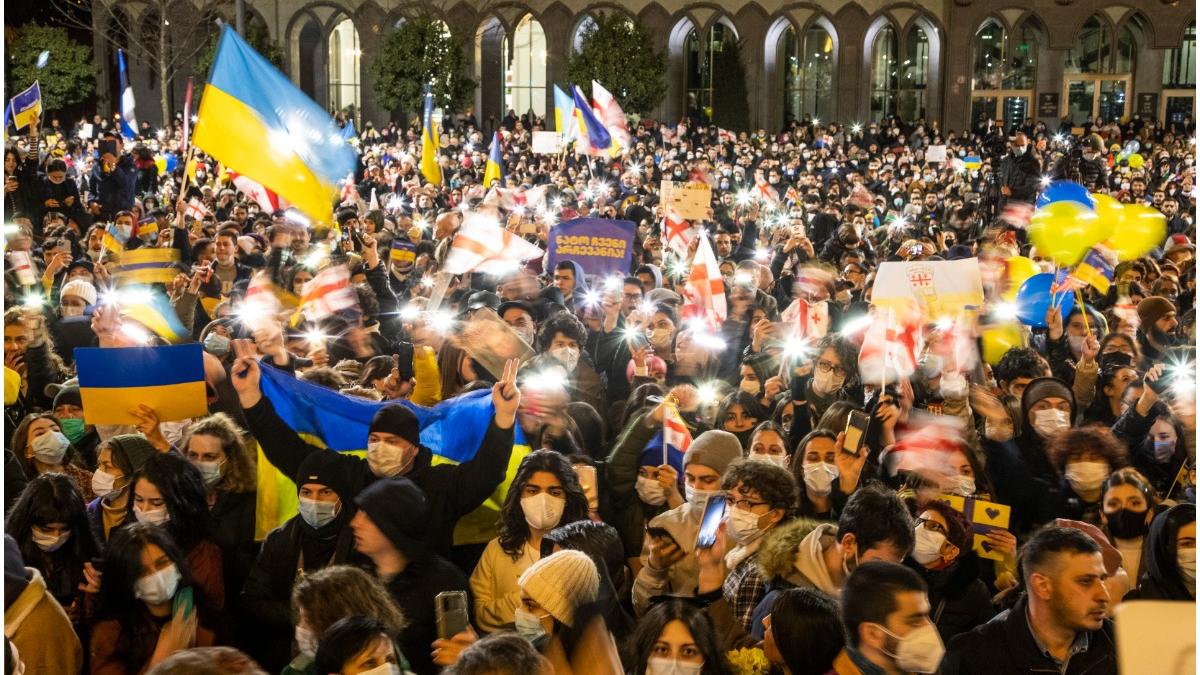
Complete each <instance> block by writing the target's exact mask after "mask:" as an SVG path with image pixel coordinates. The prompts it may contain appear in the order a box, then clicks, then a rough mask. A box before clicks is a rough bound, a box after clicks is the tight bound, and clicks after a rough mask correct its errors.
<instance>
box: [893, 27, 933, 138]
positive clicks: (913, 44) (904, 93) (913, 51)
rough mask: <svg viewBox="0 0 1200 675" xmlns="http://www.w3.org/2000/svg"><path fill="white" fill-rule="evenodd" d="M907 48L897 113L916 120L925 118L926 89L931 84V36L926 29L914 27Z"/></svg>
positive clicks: (906, 44) (902, 117)
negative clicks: (929, 81)
mask: <svg viewBox="0 0 1200 675" xmlns="http://www.w3.org/2000/svg"><path fill="white" fill-rule="evenodd" d="M905 47H906V49H905V51H904V61H903V62H902V63H901V64H900V91H899V97H898V100H897V107H898V110H897V112H898V113H899V115H900V118H901V119H905V120H916V119H917V118H919V117H924V116H925V88H926V87H927V86H928V84H929V83H928V80H929V36H928V35H926V33H925V29H924V28H921V27H920V26H918V25H914V26H913V27H912V29H911V30H910V31H909V33H908V39H907V40H906V42H905Z"/></svg>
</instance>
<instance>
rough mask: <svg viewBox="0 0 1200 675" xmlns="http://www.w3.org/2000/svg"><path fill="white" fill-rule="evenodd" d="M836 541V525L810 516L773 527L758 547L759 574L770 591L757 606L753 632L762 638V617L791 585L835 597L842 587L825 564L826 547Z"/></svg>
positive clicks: (753, 619) (751, 626)
mask: <svg viewBox="0 0 1200 675" xmlns="http://www.w3.org/2000/svg"><path fill="white" fill-rule="evenodd" d="M836 543H837V524H835V523H821V522H818V521H815V520H808V519H807V518H796V519H794V520H792V521H791V522H788V523H785V524H783V525H779V526H777V527H774V528H771V531H770V532H768V533H767V534H766V536H764V537H763V542H762V545H761V546H759V548H758V556H757V559H756V564H757V565H758V575H759V576H760V577H762V578H763V579H765V580H766V582H767V589H768V591H767V594H766V596H764V597H763V599H762V600H760V601H759V603H758V605H757V606H756V607H755V608H754V613H753V615H752V618H751V620H750V635H751V636H752V637H753V638H754V639H756V640H762V639H763V618H764V617H766V616H767V615H768V614H770V613H771V608H772V607H774V605H775V598H777V597H779V592H780V591H783V590H787V589H789V588H813V589H816V590H818V591H821V592H823V593H825V594H827V595H830V596H832V597H834V598H836V597H838V594H839V593H840V592H841V589H840V588H838V587H837V586H836V585H835V584H834V583H833V579H832V578H831V577H830V576H829V570H828V568H826V567H825V557H824V556H825V549H827V548H829V547H830V546H833V545H836Z"/></svg>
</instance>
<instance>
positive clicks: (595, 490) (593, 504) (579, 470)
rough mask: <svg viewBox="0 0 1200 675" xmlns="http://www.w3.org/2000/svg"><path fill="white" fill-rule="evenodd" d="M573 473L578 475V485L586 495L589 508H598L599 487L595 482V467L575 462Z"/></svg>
mask: <svg viewBox="0 0 1200 675" xmlns="http://www.w3.org/2000/svg"><path fill="white" fill-rule="evenodd" d="M575 475H576V476H578V477H579V485H580V487H582V488H583V494H584V496H585V497H587V500H588V508H589V509H596V510H599V509H600V487H599V485H598V484H597V482H596V467H594V466H588V465H587V464H576V465H575Z"/></svg>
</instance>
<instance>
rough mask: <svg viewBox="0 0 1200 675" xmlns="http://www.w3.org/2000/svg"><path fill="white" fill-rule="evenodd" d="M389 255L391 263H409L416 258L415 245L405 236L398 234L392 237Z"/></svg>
mask: <svg viewBox="0 0 1200 675" xmlns="http://www.w3.org/2000/svg"><path fill="white" fill-rule="evenodd" d="M390 257H391V259H392V262H393V263H400V264H404V263H411V262H413V261H414V260H416V259H417V245H416V244H414V243H412V242H411V241H409V240H408V239H407V238H406V237H399V236H398V237H396V238H394V239H392V251H391V255H390Z"/></svg>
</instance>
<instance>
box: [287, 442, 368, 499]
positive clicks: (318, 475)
mask: <svg viewBox="0 0 1200 675" xmlns="http://www.w3.org/2000/svg"><path fill="white" fill-rule="evenodd" d="M347 460H348V458H346V457H342V456H341V455H339V454H338V453H336V452H333V451H331V450H316V451H314V452H310V453H308V456H307V457H305V458H304V460H303V461H301V462H300V468H298V469H296V476H295V478H296V489H297V490H299V489H300V486H302V485H304V484H305V483H317V484H319V485H324V486H326V487H328V488H329V489H331V490H333V491H334V492H336V493H337V494H338V496H339V497H341V498H342V501H343V502H347V503H349V502H350V501H351V500H353V499H354V496H355V494H357V493H358V490H357V489H356V483H355V480H354V475H353V474H352V473H351V470H350V464H351V462H350V461H347Z"/></svg>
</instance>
